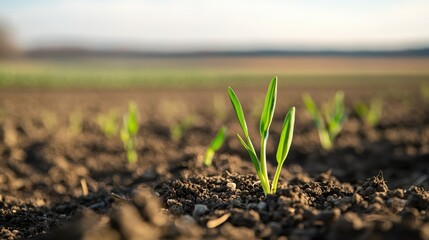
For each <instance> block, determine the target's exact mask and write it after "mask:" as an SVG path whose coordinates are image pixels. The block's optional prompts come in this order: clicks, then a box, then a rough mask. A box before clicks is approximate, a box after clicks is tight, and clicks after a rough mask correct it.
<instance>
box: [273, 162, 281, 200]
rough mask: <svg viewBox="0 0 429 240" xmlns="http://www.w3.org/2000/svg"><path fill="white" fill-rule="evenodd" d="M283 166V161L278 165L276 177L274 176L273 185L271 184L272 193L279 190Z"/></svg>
mask: <svg viewBox="0 0 429 240" xmlns="http://www.w3.org/2000/svg"><path fill="white" fill-rule="evenodd" d="M282 167H283V163H282V164H279V165H278V166H277V169H276V174H275V175H274V178H273V185H271V194H274V193H276V191H277V183H278V181H279V178H280V173H281V171H282Z"/></svg>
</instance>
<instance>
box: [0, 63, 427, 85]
mask: <svg viewBox="0 0 429 240" xmlns="http://www.w3.org/2000/svg"><path fill="white" fill-rule="evenodd" d="M174 61H177V62H179V63H180V60H177V59H176V60H174ZM174 61H171V60H165V61H164V62H163V60H158V61H155V62H154V61H149V62H147V61H141V60H132V59H131V60H122V61H117V62H115V61H111V60H103V59H101V60H97V61H95V60H92V61H89V60H81V61H80V60H76V59H75V60H73V61H71V60H68V61H64V60H61V61H54V60H37V61H36V60H19V61H2V62H0V88H1V87H2V88H5V87H43V88H73V87H76V88H82V87H83V88H99V87H101V88H117V87H123V88H129V87H210V86H225V85H226V84H228V85H241V84H244V83H245V84H246V86H253V85H259V84H260V81H261V79H267V78H272V77H273V76H279V78H280V79H282V81H285V82H288V83H289V84H292V85H310V84H311V85H324V84H327V85H329V84H347V85H348V84H362V83H371V84H378V83H379V84H384V83H386V82H388V83H389V84H396V83H402V82H404V81H406V82H407V83H410V82H416V83H421V82H424V81H427V80H429V71H427V72H426V71H415V72H413V69H411V70H410V69H409V68H408V67H407V66H405V67H404V68H403V69H402V70H401V69H399V71H398V69H397V68H395V69H394V70H393V71H389V70H386V69H382V70H380V71H371V70H369V71H362V70H361V69H359V70H357V71H355V70H353V69H351V70H350V69H349V68H348V69H345V70H344V69H342V67H341V66H338V68H336V67H335V66H334V65H333V66H328V67H327V68H326V69H322V70H320V68H314V66H309V67H308V68H305V67H304V68H303V67H302V66H300V67H296V66H295V67H294V66H292V67H289V66H288V65H287V64H286V65H284V66H281V65H280V66H260V67H259V66H258V63H260V61H255V62H253V63H250V64H248V65H240V66H237V67H236V66H228V65H227V64H224V65H221V66H218V65H216V64H214V63H213V62H214V61H210V62H208V63H206V64H204V63H203V64H195V65H194V64H193V63H195V62H194V61H187V62H186V63H185V64H177V63H176V62H174ZM219 61H220V62H221V61H222V59H219ZM230 62H231V63H233V61H230ZM428 62H429V61H428ZM316 64H317V63H314V65H316ZM405 65H406V64H405Z"/></svg>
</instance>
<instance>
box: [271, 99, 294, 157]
mask: <svg viewBox="0 0 429 240" xmlns="http://www.w3.org/2000/svg"><path fill="white" fill-rule="evenodd" d="M294 126H295V107H292V108H291V109H290V110H289V111H288V113H287V114H286V117H285V120H284V122H283V127H282V132H281V134H280V140H279V145H278V147H277V154H276V158H277V163H278V164H279V165H281V164H283V162H284V161H285V160H286V157H287V155H288V153H289V149H290V146H291V144H292V138H293V130H294Z"/></svg>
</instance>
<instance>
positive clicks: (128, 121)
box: [120, 102, 139, 163]
mask: <svg viewBox="0 0 429 240" xmlns="http://www.w3.org/2000/svg"><path fill="white" fill-rule="evenodd" d="M138 130H139V113H138V109H137V105H136V103H134V102H130V103H129V106H128V112H127V113H126V114H125V115H124V118H123V126H122V128H121V133H120V136H121V140H122V142H123V144H124V149H125V152H126V154H127V160H128V163H135V162H137V151H136V148H137V133H138Z"/></svg>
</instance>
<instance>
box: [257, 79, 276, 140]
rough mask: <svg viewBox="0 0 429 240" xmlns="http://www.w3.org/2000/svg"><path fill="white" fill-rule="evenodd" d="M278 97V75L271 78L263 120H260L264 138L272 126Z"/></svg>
mask: <svg viewBox="0 0 429 240" xmlns="http://www.w3.org/2000/svg"><path fill="white" fill-rule="evenodd" d="M276 98H277V77H274V78H273V79H272V80H271V83H270V86H269V87H268V90H267V95H266V97H265V104H264V108H263V110H262V115H261V121H260V132H261V136H262V137H263V138H266V136H267V135H268V129H269V128H270V125H271V122H272V120H273V116H274V109H275V107H276Z"/></svg>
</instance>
